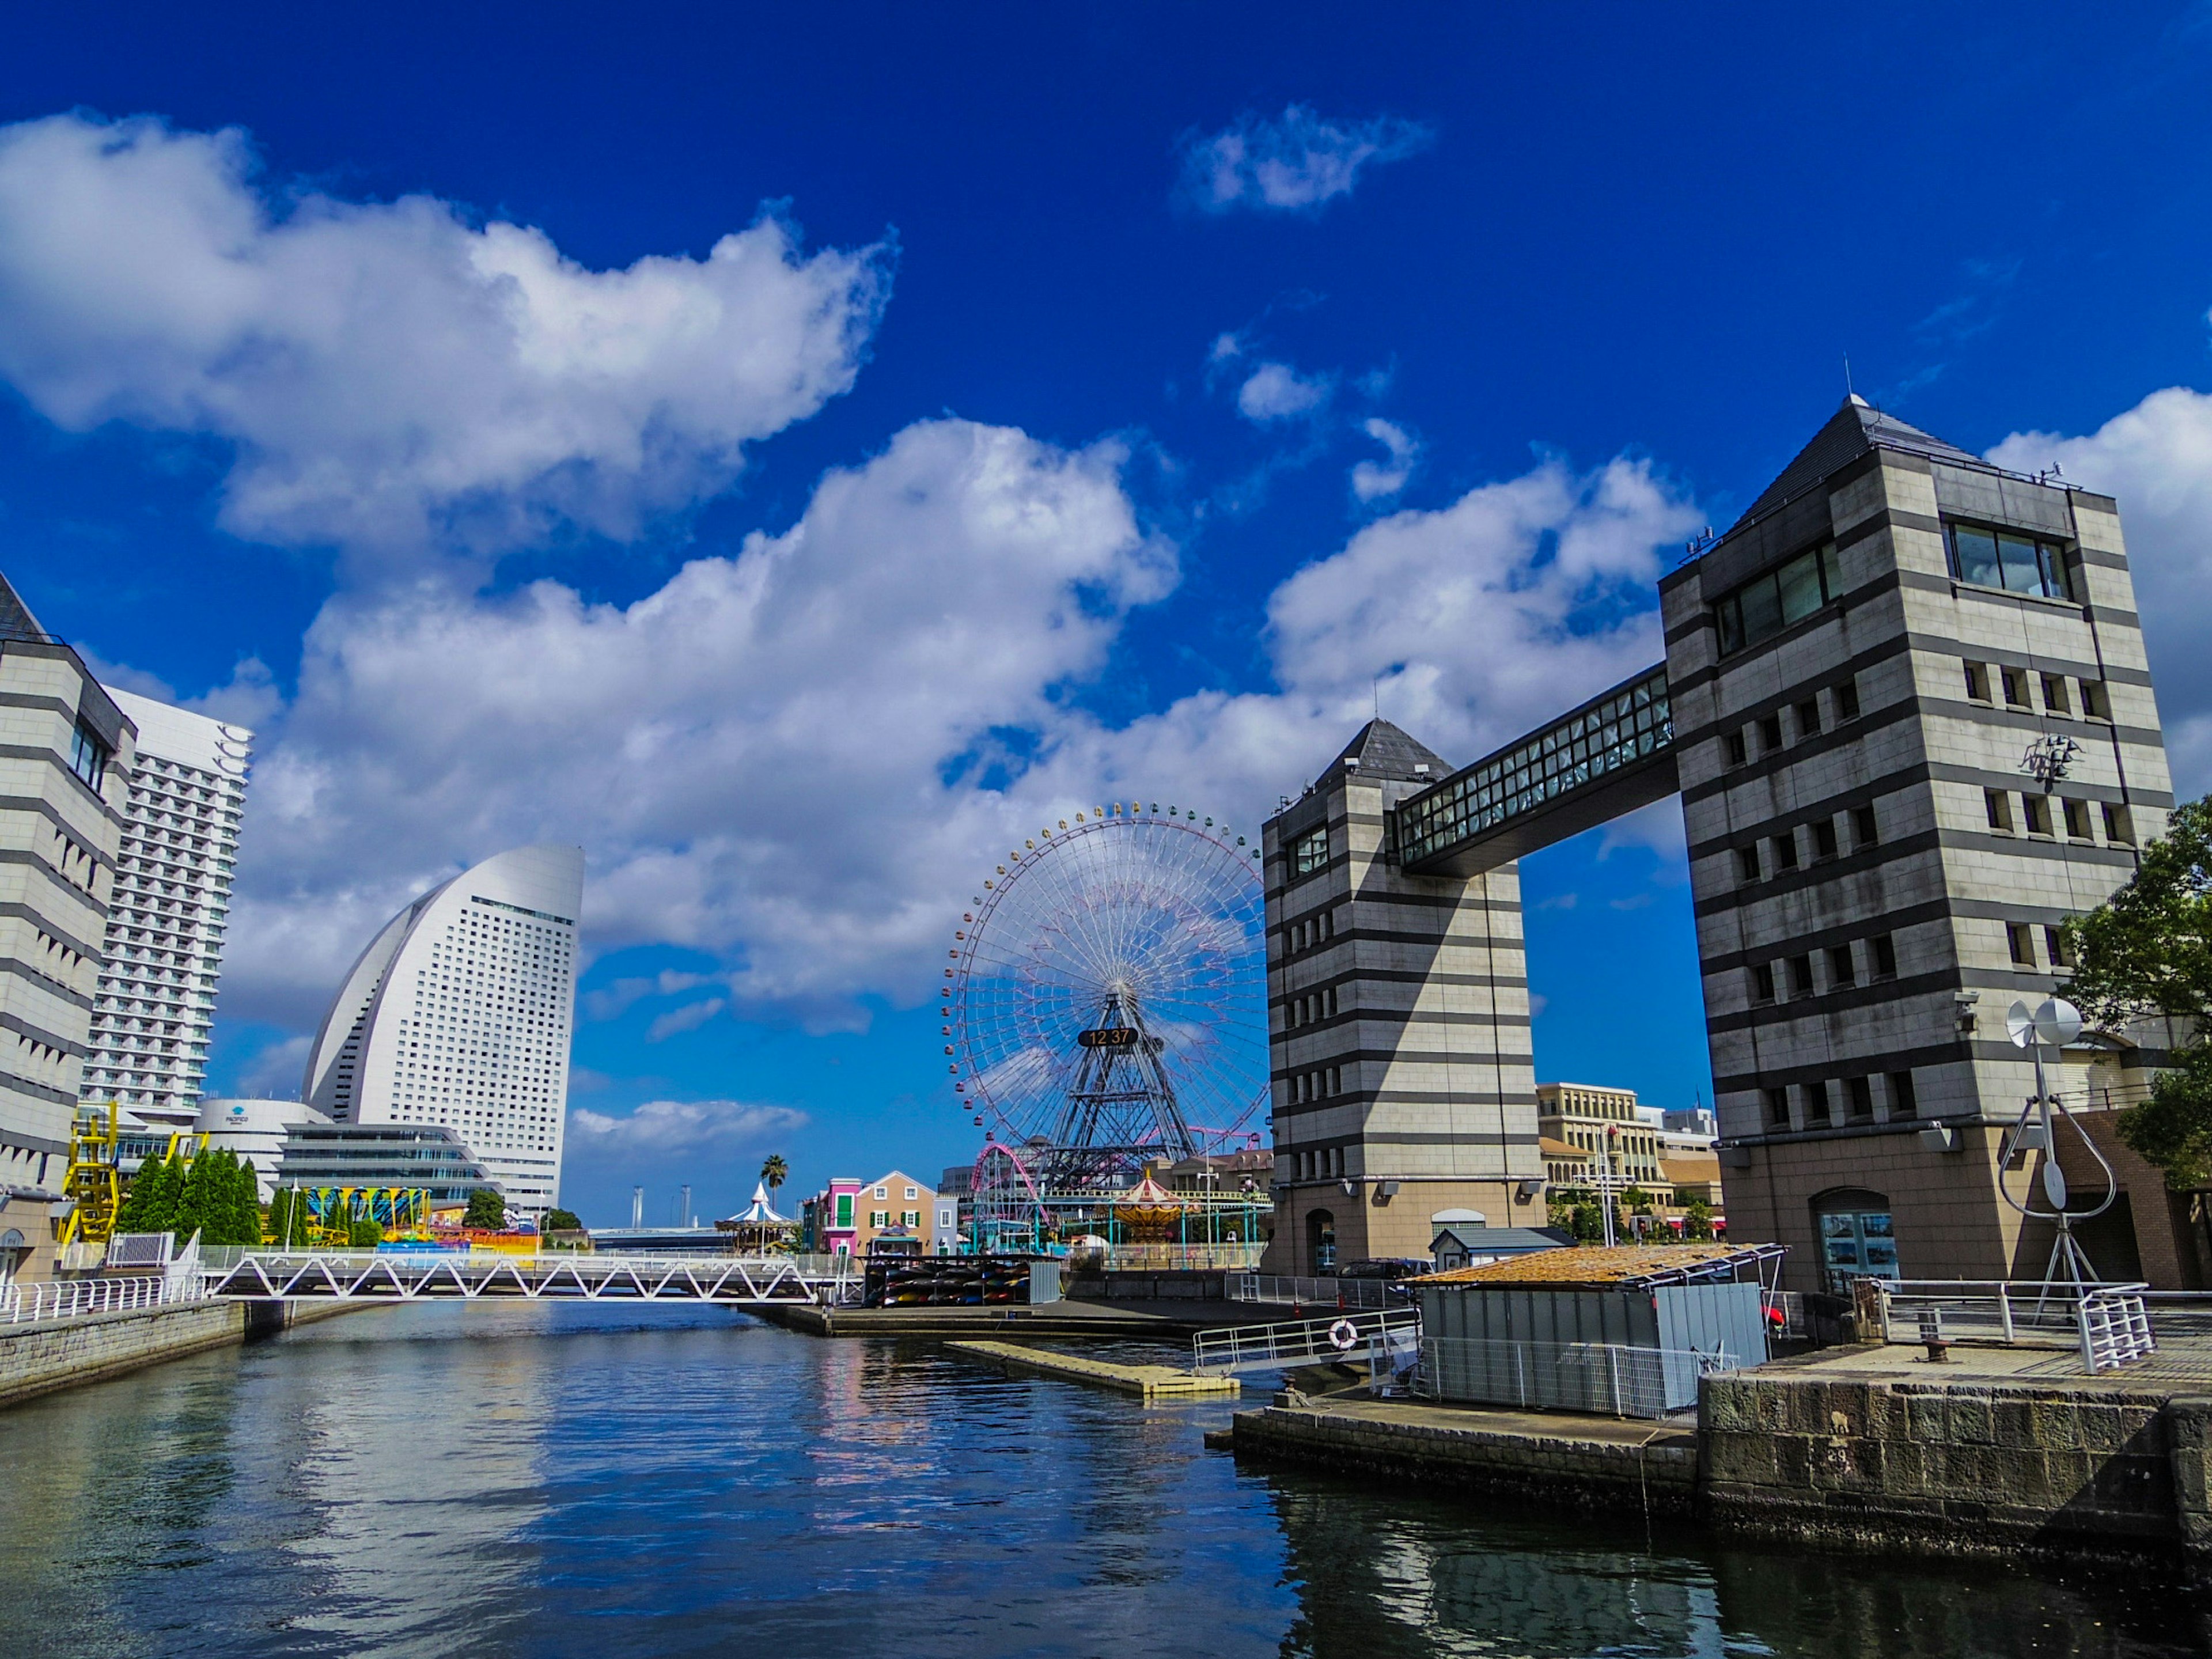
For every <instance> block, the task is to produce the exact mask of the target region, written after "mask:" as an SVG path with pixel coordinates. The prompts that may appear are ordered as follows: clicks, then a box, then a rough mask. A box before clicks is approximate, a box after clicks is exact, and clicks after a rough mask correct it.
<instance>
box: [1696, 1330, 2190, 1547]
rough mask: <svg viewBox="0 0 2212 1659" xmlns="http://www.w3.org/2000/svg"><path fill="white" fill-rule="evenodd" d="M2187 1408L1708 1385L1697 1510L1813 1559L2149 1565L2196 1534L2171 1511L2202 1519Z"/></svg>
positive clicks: (1767, 1382) (1831, 1386) (1992, 1385)
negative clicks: (2070, 1560)
mask: <svg viewBox="0 0 2212 1659" xmlns="http://www.w3.org/2000/svg"><path fill="white" fill-rule="evenodd" d="M2203 1404H2204V1406H2205V1407H2207V1410H2208V1411H2212V1401H2207V1402H2203ZM2189 1407H2190V1402H2185V1401H2173V1402H2172V1409H2169V1401H2168V1398H2167V1396H2166V1395H2162V1394H2153V1393H2135V1392H2130V1391H2129V1390H2127V1389H2124V1388H2110V1389H2106V1388H2083V1387H2081V1386H2079V1385H2075V1386H2072V1387H2039V1386H2036V1385H2034V1384H2033V1383H2013V1382H1993V1381H1990V1380H1988V1379H1979V1380H1976V1381H1972V1382H1967V1381H1960V1382H1957V1383H1948V1382H1940V1381H1930V1382H1925V1383H1923V1382H1919V1381H1917V1380H1916V1381H1913V1382H1898V1381H1893V1380H1891V1381H1885V1380H1881V1379H1869V1380H1865V1381H1838V1380H1827V1379H1822V1378H1819V1377H1815V1376H1807V1377H1803V1378H1796V1377H1789V1376H1778V1375H1777V1374H1775V1373H1772V1372H1768V1373H1765V1374H1763V1375H1758V1376H1753V1375H1750V1374H1742V1375H1737V1376H1715V1377H1708V1378H1707V1379H1705V1385H1704V1390H1703V1398H1702V1400H1701V1401H1700V1406H1699V1410H1700V1417H1701V1424H1702V1431H1703V1432H1702V1434H1701V1437H1700V1442H1701V1443H1700V1453H1701V1468H1700V1481H1701V1486H1702V1490H1703V1495H1704V1504H1705V1510H1706V1512H1707V1513H1708V1515H1709V1516H1710V1517H1711V1519H1712V1520H1713V1521H1714V1522H1717V1523H1719V1524H1721V1525H1722V1526H1723V1527H1725V1528H1729V1529H1730V1530H1741V1531H1749V1532H1754V1533H1761V1534H1770V1535H1775V1536H1781V1537H1786V1538H1792V1539H1798V1540H1802V1541H1808V1542H1814V1543H1819V1544H1823V1545H1828V1546H1841V1547H1857V1548H1874V1549H1883V1550H1895V1549H1898V1548H1899V1547H1906V1548H1911V1547H1921V1548H1926V1549H1929V1550H1932V1551H1934V1552H1936V1553H1945V1554H1969V1555H1972V1554H1987V1555H2008V1554H2015V1553H2021V1552H2027V1553H2045V1554H2050V1555H2054V1556H2057V1555H2069V1554H2072V1555H2081V1554H2087V1555H2100V1556H2110V1557H2113V1558H2118V1559H2133V1558H2136V1557H2139V1556H2142V1555H2144V1554H2163V1553H2168V1552H2170V1551H2172V1549H2173V1548H2175V1547H2177V1546H2179V1545H2181V1544H2183V1543H2184V1542H2185V1534H2187V1533H2189V1532H2191V1530H2194V1531H2197V1532H2203V1531H2204V1530H2205V1528H2204V1526H2203V1522H2202V1521H2201V1519H2200V1521H2198V1522H2191V1524H2190V1526H2188V1527H2185V1525H2184V1521H2183V1516H2184V1510H2183V1504H2184V1503H2190V1504H2194V1505H2195V1510H2194V1511H2193V1512H2194V1513H2195V1514H2196V1515H2197V1516H2199V1517H2203V1516H2205V1515H2206V1513H2207V1510H2206V1501H2205V1498H2204V1496H2203V1494H2204V1492H2205V1490H2206V1486H2207V1482H2206V1479H2205V1462H2204V1446H2205V1443H2206V1434H2205V1430H2204V1425H2205V1423H2206V1422H2207V1421H2208V1419H2207V1418H2206V1417H2204V1416H2203V1415H2192V1414H2191V1410H2190V1409H2189ZM2184 1423H2186V1425H2187V1429H2186V1432H2181V1431H2180V1428H2181V1425H2183V1424H2184Z"/></svg>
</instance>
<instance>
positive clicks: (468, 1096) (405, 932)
mask: <svg viewBox="0 0 2212 1659" xmlns="http://www.w3.org/2000/svg"><path fill="white" fill-rule="evenodd" d="M583 900H584V853H583V849H582V848H578V847H522V848H516V849H514V850H513V851H512V852H507V853H501V854H498V855H496V856H495V857H493V858H489V859H486V860H484V861H483V863H482V864H479V865H477V866H476V867H475V868H473V869H471V870H468V871H465V872H463V873H462V874H460V875H458V876H456V877H454V878H453V879H452V880H451V881H448V882H446V883H444V884H441V885H440V886H437V887H434V888H432V889H431V890H429V891H428V892H427V893H425V894H423V895H422V897H420V898H418V899H416V901H415V902H413V903H412V904H410V905H409V906H408V907H407V908H405V909H404V910H402V911H401V912H400V913H399V914H398V915H396V916H394V917H393V918H392V920H391V921H390V922H388V923H387V924H386V926H385V927H384V930H383V931H382V932H381V933H378V934H377V936H376V938H375V939H374V940H373V941H372V942H371V943H370V945H369V947H368V949H367V950H366V951H362V954H361V959H360V960H359V961H358V962H356V963H354V965H353V971H352V972H351V973H349V974H348V975H346V980H345V983H344V985H343V987H341V988H340V990H339V992H338V994H337V1000H336V1001H334V1002H332V1003H331V1011H330V1012H329V1013H327V1014H325V1016H324V1017H323V1026H322V1030H320V1031H319V1032H317V1033H316V1035H315V1042H314V1046H313V1048H311V1049H310V1050H309V1051H308V1054H307V1079H306V1081H305V1082H304V1083H303V1084H302V1085H301V1090H302V1094H301V1098H302V1099H304V1100H305V1101H306V1102H307V1104H309V1105H310V1106H313V1108H314V1109H316V1110H318V1111H319V1112H323V1113H325V1114H326V1115H329V1116H330V1117H331V1118H333V1119H335V1120H336V1121H338V1122H340V1123H428V1124H438V1125H441V1126H443V1127H447V1128H449V1129H451V1130H453V1133H455V1134H457V1135H458V1136H459V1137H460V1139H462V1140H463V1141H465V1142H466V1143H467V1145H468V1147H469V1150H470V1151H471V1152H472V1153H473V1154H474V1155H475V1156H476V1158H477V1160H478V1161H479V1162H481V1163H482V1164H483V1166H484V1169H485V1170H486V1172H487V1173H488V1174H489V1176H491V1178H492V1179H493V1180H494V1181H495V1182H498V1183H499V1186H500V1188H501V1191H502V1192H504V1193H505V1194H506V1196H507V1203H508V1204H509V1206H512V1207H513V1208H515V1209H518V1210H520V1211H522V1212H524V1213H525V1214H527V1215H532V1216H536V1215H542V1214H544V1212H545V1211H546V1210H548V1209H550V1208H551V1207H552V1206H553V1205H554V1204H556V1202H557V1201H558V1200H559V1199H560V1195H561V1133H562V1119H563V1116H564V1115H565V1110H566V1107H567V1103H568V1038H569V1031H570V1028H571V1026H572V1025H573V1024H574V1014H575V1001H576V917H577V914H578V912H579V911H580V909H581V908H582V906H583Z"/></svg>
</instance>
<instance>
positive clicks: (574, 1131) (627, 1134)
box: [568, 1100, 807, 1157]
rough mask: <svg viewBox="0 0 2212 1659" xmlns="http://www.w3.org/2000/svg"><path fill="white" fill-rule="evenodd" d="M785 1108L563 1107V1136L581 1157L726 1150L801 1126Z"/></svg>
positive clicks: (683, 1103) (728, 1104) (688, 1103)
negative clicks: (598, 1109) (612, 1109)
mask: <svg viewBox="0 0 2212 1659" xmlns="http://www.w3.org/2000/svg"><path fill="white" fill-rule="evenodd" d="M806 1123H807V1116H806V1114H805V1113H804V1112H801V1111H796V1110H793V1109H792V1108H791V1107H788V1106H760V1105H755V1104H753V1103H750V1102H748V1101H743V1100H648V1101H647V1102H646V1103H644V1104H643V1105H641V1106H640V1107H638V1108H637V1109H635V1110H634V1111H631V1112H629V1113H627V1114H622V1113H612V1112H595V1111H592V1109H590V1108H588V1107H580V1106H572V1107H570V1108H569V1109H568V1146H569V1147H570V1148H571V1149H572V1150H574V1151H578V1152H584V1153H586V1154H587V1155H593V1156H602V1155H607V1154H625V1155H629V1156H632V1157H638V1156H652V1155H655V1154H658V1155H664V1156H665V1155H667V1154H671V1153H692V1154H697V1153H704V1152H725V1153H726V1152H734V1151H737V1150H738V1149H739V1148H741V1147H744V1146H763V1145H765V1144H766V1143H768V1142H769V1141H770V1140H773V1139H775V1138H777V1137H779V1136H782V1135H788V1134H795V1133H797V1132H798V1131H799V1130H800V1129H803V1128H805V1127H806Z"/></svg>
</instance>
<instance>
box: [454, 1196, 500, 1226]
mask: <svg viewBox="0 0 2212 1659" xmlns="http://www.w3.org/2000/svg"><path fill="white" fill-rule="evenodd" d="M461 1225H463V1226H464V1227H474V1228H477V1229H478V1230H479V1231H483V1232H489V1233H495V1232H500V1231H503V1230H504V1229H505V1228H506V1226H507V1200H504V1199H502V1198H501V1196H500V1195H499V1194H498V1192H497V1191H496V1190H495V1188H490V1187H479V1188H477V1189H476V1191H474V1192H472V1193H471V1194H469V1207H468V1209H467V1211H466V1212H464V1213H463V1215H462V1217H461Z"/></svg>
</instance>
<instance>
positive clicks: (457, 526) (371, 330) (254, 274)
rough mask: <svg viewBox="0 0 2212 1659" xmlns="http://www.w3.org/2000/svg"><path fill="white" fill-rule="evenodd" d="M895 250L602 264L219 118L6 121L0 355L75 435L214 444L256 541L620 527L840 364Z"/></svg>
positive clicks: (724, 469) (685, 493)
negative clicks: (290, 158)
mask: <svg viewBox="0 0 2212 1659" xmlns="http://www.w3.org/2000/svg"><path fill="white" fill-rule="evenodd" d="M885 266H886V260H885V257H884V249H882V248H870V249H864V250H861V251H859V252H817V253H816V254H813V255H811V257H809V256H806V255H804V254H802V252H800V250H799V246H798V239H797V233H796V232H795V231H794V230H793V228H792V227H791V226H789V225H788V224H787V223H785V222H782V221H781V220H779V219H777V218H775V216H769V215H763V217H761V218H760V219H759V220H757V222H755V223H754V224H752V225H751V226H750V228H747V229H744V230H742V231H738V232H733V233H732V234H729V235H726V236H724V237H722V238H721V239H720V240H719V241H717V242H716V243H715V244H714V247H713V248H712V249H711V250H710V251H709V252H708V255H707V257H706V258H703V259H693V258H684V257H652V258H642V259H640V260H638V261H636V262H635V264H631V265H629V267H627V268H626V269H623V270H587V269H586V268H585V267H584V266H582V265H580V264H577V263H575V262H574V260H572V259H569V258H567V257H565V256H564V255H563V254H562V252H560V250H559V249H558V248H556V246H554V244H553V242H552V240H551V239H550V238H549V237H548V236H546V235H545V234H544V232H542V231H540V230H537V229H533V228H529V227H526V226H522V225H515V224H510V223H506V222H499V221H494V222H489V223H486V224H481V225H479V224H476V223H474V222H471V220H470V219H469V218H468V217H467V216H465V215H464V214H463V213H462V212H460V211H459V210H457V209H455V208H454V207H453V205H451V204H447V203H445V202H441V201H438V200H435V199H434V198H432V197H427V196H407V197H401V198H399V199H398V200H397V201H393V202H386V203H357V202H348V201H343V200H340V199H338V198H337V197H332V196H330V195H327V194H325V193H323V192H321V191H313V190H307V189H292V190H277V189H272V188H270V187H268V186H267V185H265V184H264V181H262V180H261V179H259V178H258V176H257V173H256V164H255V161H254V156H253V153H252V148H251V146H250V144H249V143H248V142H247V140H246V137H245V136H244V135H243V134H242V133H240V132H239V131H235V130H228V131H222V132H213V133H208V132H185V131H176V130H173V129H172V128H170V127H168V126H167V125H163V124H162V123H161V122H159V121H155V120H150V119H143V118H142V119H135V120H129V121H121V122H106V121H100V120H96V119H94V118H88V117H86V116H82V115H62V116H54V117H51V118H46V119H42V120H35V121H28V122H23V123H20V124H18V125H14V126H9V127H7V128H4V129H0V375H4V376H5V378H6V379H7V380H9V382H11V383H12V384H13V385H14V386H15V387H16V388H17V389H18V390H19V391H21V392H22V394H23V395H24V396H25V397H26V398H27V399H28V400H29V401H30V403H31V404H32V405H33V407H34V408H36V409H37V410H40V413H42V414H43V415H45V416H46V417H47V418H48V419H50V420H52V421H53V422H56V423H57V424H58V425H60V426H62V427H64V428H69V429H70V430H73V431H82V430H86V429H88V428H92V427H94V426H97V425H100V423H102V422H109V421H122V422H133V423H137V424H141V425H144V426H148V427H153V428H160V429H162V430H164V431H170V432H182V433H191V434H204V435H208V436H210V437H211V438H214V439H216V440H220V441H225V442H227V443H228V444H229V445H230V446H232V447H233V449H234V453H235V460H234V465H233V466H232V469H231V471H230V474H229V477H228V482H227V485H226V489H225V499H224V503H223V508H222V522H223V524H224V526H225V527H226V528H228V529H230V530H232V531H234V532H237V533H239V534H240V535H244V536H249V537H252V538H257V539H260V540H265V541H274V542H283V543H310V544H341V545H343V546H345V547H347V548H348V549H349V550H352V551H353V552H354V553H356V555H358V554H360V553H361V552H362V550H364V549H369V548H374V549H380V550H386V552H390V553H401V554H405V553H412V552H415V551H416V550H420V549H422V547H424V546H425V545H428V544H445V545H463V546H467V547H471V548H476V549H479V550H498V549H501V548H505V547H508V546H513V545H516V544H520V543H523V542H526V541H528V540H530V539H532V538H535V537H538V536H539V535H541V534H542V533H543V532H545V531H546V530H547V529H548V528H550V527H551V526H556V525H558V524H560V523H562V522H567V523H573V524H576V525H580V526H584V527H586V528H587V529H590V530H593V531H597V532H603V533H605V534H607V535H611V536H615V537H625V536H628V535H630V534H632V533H634V532H635V529H636V527H637V526H638V524H639V522H640V520H641V517H642V516H643V515H645V514H647V513H653V512H656V511H661V510H665V509H669V508H674V507H683V506H685V505H688V504H690V503H691V502H693V501H697V500H699V499H701V498H702V497H703V496H706V495H711V494H713V493H714V492H715V491H717V490H720V489H723V488H725V487H726V485H727V484H728V483H729V482H730V481H731V479H732V477H735V475H736V474H737V472H738V469H739V468H740V466H741V465H742V464H743V452H744V446H745V445H746V444H748V443H750V442H752V441H756V440H757V439H760V438H763V437H766V436H767V435H769V434H771V433H774V432H776V431H778V430H780V429H781V428H784V427H786V426H788V425H789V424H791V423H792V422H794V421H797V420H801V419H803V418H805V416H809V415H811V414H812V413H813V412H814V411H815V410H817V409H819V408H820V407H821V406H822V404H823V403H824V402H825V401H827V400H828V399H829V398H832V397H834V396H836V394H837V393H839V392H843V391H845V390H846V389H847V388H848V387H849V386H851V385H852V383H853V380H854V374H856V373H857V371H858V368H859V366H860V358H861V355H862V351H863V349H864V348H865V346H866V342H867V339H868V337H869V335H870V333H871V331H872V329H873V327H874V325H875V322H876V319H877V315H878V309H879V307H880V306H881V304H882V302H883V299H884V290H885Z"/></svg>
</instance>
